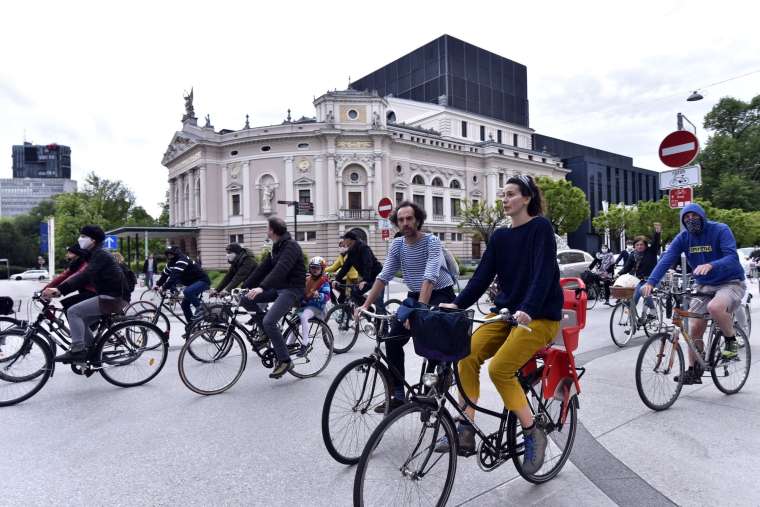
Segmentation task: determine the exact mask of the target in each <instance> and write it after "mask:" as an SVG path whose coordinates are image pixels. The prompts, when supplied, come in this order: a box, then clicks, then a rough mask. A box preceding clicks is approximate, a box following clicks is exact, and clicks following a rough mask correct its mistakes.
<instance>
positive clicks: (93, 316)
mask: <svg viewBox="0 0 760 507" xmlns="http://www.w3.org/2000/svg"><path fill="white" fill-rule="evenodd" d="M101 298H108V299H111V300H114V299H115V298H110V297H109V296H98V297H92V298H89V299H86V300H84V301H82V302H81V303H77V304H75V305H74V306H72V307H71V308H69V310H68V311H67V312H66V317H67V318H68V319H69V330H70V332H71V351H72V352H79V351H82V350H84V349H85V348H87V347H90V346H91V345H92V342H93V340H94V337H93V336H92V330H91V329H90V326H91V325H92V324H94V323H95V322H97V321H98V320H99V319H100V316H101V315H103V313H102V311H101V310H100V300H101Z"/></svg>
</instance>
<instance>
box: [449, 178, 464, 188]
mask: <svg viewBox="0 0 760 507" xmlns="http://www.w3.org/2000/svg"><path fill="white" fill-rule="evenodd" d="M449 188H453V189H461V188H462V184H461V183H459V180H451V183H449Z"/></svg>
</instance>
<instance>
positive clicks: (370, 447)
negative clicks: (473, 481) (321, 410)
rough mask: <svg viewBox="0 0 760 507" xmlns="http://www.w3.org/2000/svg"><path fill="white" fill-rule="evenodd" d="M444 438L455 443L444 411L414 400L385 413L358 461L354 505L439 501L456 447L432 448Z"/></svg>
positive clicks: (445, 493) (449, 480) (447, 490)
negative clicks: (437, 410) (436, 450)
mask: <svg viewBox="0 0 760 507" xmlns="http://www.w3.org/2000/svg"><path fill="white" fill-rule="evenodd" d="M444 413H445V412H444ZM444 436H445V437H446V438H447V439H448V441H449V442H456V441H457V440H456V439H457V436H456V431H455V430H454V424H453V422H452V421H451V419H450V418H449V417H448V415H444V416H440V415H439V413H438V412H436V411H435V410H433V409H431V408H429V407H426V406H422V405H419V404H417V403H410V404H407V405H404V406H403V407H400V408H398V409H396V410H394V411H393V412H391V414H390V415H389V416H388V417H386V418H385V419H383V421H382V422H381V423H380V425H379V426H378V427H377V428H375V431H373V432H372V435H371V436H370V438H369V441H368V442H367V445H366V447H365V448H364V452H362V456H361V458H360V459H359V466H358V467H357V469H356V477H355V478H354V505H357V506H365V505H366V506H371V505H405V506H406V505H436V506H443V505H445V504H446V501H447V500H448V498H449V495H450V494H451V488H452V486H453V485H454V477H455V476H456V467H457V454H456V451H457V449H456V448H457V446H456V445H452V446H450V448H449V450H448V452H443V453H437V452H435V450H434V449H435V445H436V441H437V440H438V439H439V438H441V437H444ZM423 483H424V485H423Z"/></svg>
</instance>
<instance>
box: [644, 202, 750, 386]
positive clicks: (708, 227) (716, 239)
mask: <svg viewBox="0 0 760 507" xmlns="http://www.w3.org/2000/svg"><path fill="white" fill-rule="evenodd" d="M681 222H682V223H683V225H684V227H685V229H686V230H684V231H681V233H680V234H678V236H676V238H675V239H674V240H673V242H672V243H671V244H670V247H669V248H668V250H667V252H665V254H664V255H663V256H662V257H661V258H660V261H659V262H658V263H657V266H656V267H655V269H654V271H652V274H651V275H649V278H648V279H647V283H646V284H645V285H644V287H643V288H642V290H641V293H642V295H644V296H648V295H649V294H650V293H651V292H652V288H653V287H655V286H656V285H657V283H658V282H659V281H660V280H661V279H662V277H663V275H665V272H666V271H667V270H668V268H670V266H672V265H673V264H674V263H675V262H676V261H677V260H678V258H679V257H680V256H681V254H682V253H686V260H687V262H688V264H689V267H691V269H692V273H693V275H694V278H695V280H696V282H697V286H696V289H697V291H698V292H702V293H708V294H713V297H712V299H711V300H710V301H709V302H707V301H705V300H703V299H702V298H694V299H692V301H691V305H690V307H689V311H692V312H696V313H705V312H709V313H710V315H711V316H712V318H713V319H714V320H715V322H716V323H717V324H718V326H719V327H720V330H721V331H722V332H723V336H724V338H725V340H726V344H725V350H724V351H723V353H722V354H723V357H724V358H726V359H731V358H734V357H736V355H737V348H738V347H737V343H736V332H735V331H734V319H733V312H734V310H736V309H737V308H738V307H739V305H740V304H741V302H742V298H744V294H745V293H746V291H747V285H746V283H745V282H744V269H743V268H742V266H741V264H740V263H739V256H738V255H737V253H736V240H735V239H734V235H733V233H732V232H731V229H730V228H729V227H728V226H727V225H726V224H722V223H719V222H712V221H710V220H707V217H706V216H705V210H704V209H702V207H701V206H700V205H698V204H689V205H688V206H686V207H685V208H683V210H681ZM706 326H707V322H706V321H705V320H702V319H691V329H690V333H691V336H692V338H694V339H695V340H697V343H700V342H701V341H702V335H703V334H704V332H705V327H706ZM689 364H690V365H694V364H695V358H694V357H693V353H692V352H691V349H689ZM701 377H702V372H701V371H696V370H695V367H694V366H689V369H688V371H687V372H686V373H685V375H684V383H686V384H701V383H702V380H701Z"/></svg>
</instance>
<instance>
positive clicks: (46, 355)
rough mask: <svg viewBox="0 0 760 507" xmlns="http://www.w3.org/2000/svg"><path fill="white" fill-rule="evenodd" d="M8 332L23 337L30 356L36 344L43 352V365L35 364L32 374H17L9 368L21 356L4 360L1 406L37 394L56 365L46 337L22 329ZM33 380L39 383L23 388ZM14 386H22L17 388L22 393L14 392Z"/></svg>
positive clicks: (0, 367) (0, 374)
mask: <svg viewBox="0 0 760 507" xmlns="http://www.w3.org/2000/svg"><path fill="white" fill-rule="evenodd" d="M7 333H9V334H8V336H21V337H23V339H24V344H23V345H22V346H28V351H27V353H26V354H25V356H29V355H31V354H32V353H34V350H35V346H36V347H37V349H39V353H40V354H42V362H43V365H42V367H37V366H34V365H33V367H34V368H36V369H35V370H34V372H33V373H32V374H26V375H17V374H11V373H9V372H8V369H9V368H10V367H11V366H14V365H17V364H18V362H16V361H17V360H19V359H20V358H19V357H16V358H15V359H14V363H11V362H10V361H3V362H2V363H0V407H8V406H11V405H16V404H17V403H21V402H22V401H25V400H28V399H29V398H31V397H32V396H34V395H35V394H37V393H38V392H39V391H40V389H42V388H43V387H44V385H45V384H46V383H47V381H48V380H49V379H50V376H51V375H52V373H53V368H54V367H55V363H54V361H53V354H52V352H51V351H50V347H49V346H48V344H47V342H46V341H45V340H44V339H42V338H41V337H39V336H37V335H31V336H26V332H25V331H23V330H21V329H9V330H8V331H7ZM4 334H5V333H4ZM26 340H28V341H29V343H28V344H27V343H26ZM3 365H4V366H3ZM13 373H15V372H13ZM33 380H37V383H36V384H32V385H30V386H29V387H30V388H29V389H28V390H26V389H24V388H23V386H24V384H27V382H31V381H33ZM27 385H28V384H27ZM14 387H15V388H21V389H17V390H16V392H19V391H23V392H21V393H20V394H14V389H13V388H14Z"/></svg>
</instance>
